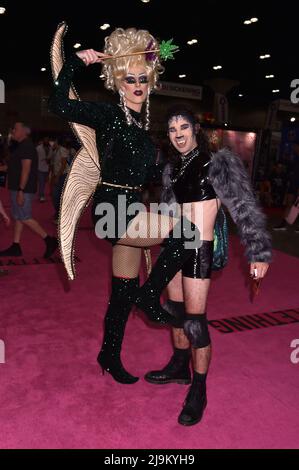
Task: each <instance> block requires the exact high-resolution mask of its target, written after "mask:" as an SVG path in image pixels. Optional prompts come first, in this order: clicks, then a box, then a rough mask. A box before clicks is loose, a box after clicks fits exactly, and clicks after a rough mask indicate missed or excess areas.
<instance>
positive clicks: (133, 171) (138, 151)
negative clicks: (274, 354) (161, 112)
mask: <svg viewBox="0 0 299 470" xmlns="http://www.w3.org/2000/svg"><path fill="white" fill-rule="evenodd" d="M82 66H85V64H84V62H83V61H82V60H81V59H80V58H79V57H78V56H77V55H76V54H74V55H73V56H72V57H71V58H70V59H69V60H68V61H66V62H65V64H64V66H63V68H62V69H61V72H60V74H59V76H58V78H57V80H56V82H55V85H54V92H53V93H52V95H51V97H50V100H49V109H50V111H51V112H53V113H55V114H57V115H59V116H60V117H62V118H64V119H66V120H67V121H71V122H77V123H79V124H83V125H86V126H89V127H91V128H93V129H95V132H96V143H97V149H98V153H99V156H100V164H101V170H102V180H103V181H105V182H109V183H112V184H118V185H121V186H125V185H127V186H132V187H135V186H142V185H144V184H145V183H147V182H149V181H150V180H151V179H155V178H156V177H157V175H158V173H159V172H160V166H159V165H156V163H155V160H156V149H155V146H154V144H153V142H152V140H151V139H150V136H149V135H148V132H146V131H145V130H144V129H141V128H139V127H138V126H137V125H136V124H134V122H133V124H132V125H131V126H128V124H127V121H126V117H125V113H124V112H123V110H122V109H121V108H120V107H119V106H118V105H116V104H112V103H97V102H86V101H78V100H71V99H69V97H68V95H69V89H70V86H71V81H72V79H73V75H74V73H75V71H76V70H77V69H78V68H80V67H82ZM130 112H131V114H132V116H133V117H134V118H135V120H137V121H139V122H140V118H141V115H140V113H137V112H135V111H133V110H130ZM119 195H125V196H126V206H125V207H123V208H122V209H121V210H119V208H118V196H119ZM103 202H105V203H110V204H112V206H113V208H114V211H115V222H116V223H117V222H118V225H119V226H123V227H124V231H123V233H125V230H126V227H127V225H128V223H129V222H130V220H132V219H133V218H134V217H135V214H134V215H128V214H127V210H126V209H127V207H128V205H129V204H131V203H134V202H141V193H140V192H138V191H132V190H127V189H122V188H114V187H109V186H100V187H98V189H97V190H96V192H95V194H94V203H93V209H92V210H93V222H94V223H96V222H97V221H98V220H99V219H100V218H101V216H98V215H95V213H94V211H95V207H96V205H97V204H99V203H103ZM123 233H116V234H115V236H109V237H106V238H107V239H108V240H109V241H110V242H111V243H112V244H115V243H116V242H117V240H118V239H119V238H120V237H121V236H122V235H123Z"/></svg>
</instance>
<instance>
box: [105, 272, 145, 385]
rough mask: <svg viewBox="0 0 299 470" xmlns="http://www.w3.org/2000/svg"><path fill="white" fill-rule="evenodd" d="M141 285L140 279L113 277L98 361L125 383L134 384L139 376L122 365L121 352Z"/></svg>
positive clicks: (115, 377)
mask: <svg viewBox="0 0 299 470" xmlns="http://www.w3.org/2000/svg"><path fill="white" fill-rule="evenodd" d="M138 286H139V279H138V278H134V279H125V278H117V277H112V291H111V296H110V300H109V305H108V310H107V313H106V316H105V332H104V337H103V343H102V348H101V351H100V352H99V355H98V363H99V364H100V366H101V367H102V370H103V373H104V370H106V371H107V372H109V373H110V374H111V375H112V377H113V378H114V379H115V380H116V381H117V382H120V383H123V384H133V383H135V382H137V380H138V377H134V376H133V375H131V374H129V373H128V372H127V371H126V370H125V368H124V367H123V365H122V362H121V358H120V354H121V347H122V342H123V337H124V333H125V328H126V324H127V321H128V318H129V314H130V310H131V308H132V305H133V296H134V295H136V290H137V288H138Z"/></svg>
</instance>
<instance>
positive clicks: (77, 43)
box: [73, 42, 81, 49]
mask: <svg viewBox="0 0 299 470" xmlns="http://www.w3.org/2000/svg"><path fill="white" fill-rule="evenodd" d="M73 47H74V49H79V47H81V44H80V43H79V42H76V44H74V46H73Z"/></svg>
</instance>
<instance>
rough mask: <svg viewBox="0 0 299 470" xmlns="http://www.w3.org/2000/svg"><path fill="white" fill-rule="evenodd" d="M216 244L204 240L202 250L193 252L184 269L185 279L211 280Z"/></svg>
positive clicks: (198, 249) (197, 249)
mask: <svg viewBox="0 0 299 470" xmlns="http://www.w3.org/2000/svg"><path fill="white" fill-rule="evenodd" d="M213 250H214V242H213V241H209V240H204V241H203V242H202V245H201V247H200V248H195V249H194V250H193V253H192V255H191V256H190V258H189V259H188V260H187V261H186V262H185V263H184V265H183V267H182V274H183V276H184V277H190V278H192V279H210V277H211V271H212V263H213Z"/></svg>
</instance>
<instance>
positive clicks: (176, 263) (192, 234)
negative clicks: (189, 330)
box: [135, 217, 200, 326]
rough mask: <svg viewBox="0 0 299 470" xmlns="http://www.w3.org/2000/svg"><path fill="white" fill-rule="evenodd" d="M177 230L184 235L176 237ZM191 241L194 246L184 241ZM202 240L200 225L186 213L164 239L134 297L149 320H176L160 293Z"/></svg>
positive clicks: (165, 321) (163, 321) (170, 321)
mask: <svg viewBox="0 0 299 470" xmlns="http://www.w3.org/2000/svg"><path fill="white" fill-rule="evenodd" d="M180 228H181V231H180V230H179V229H180ZM177 230H178V231H179V233H180V235H181V236H180V238H176V237H175V235H176V234H177V233H178V232H177ZM194 239H195V240H196V242H197V243H195V242H194ZM191 241H193V247H192V248H186V247H185V243H190V242H191ZM199 242H200V234H199V231H198V229H197V227H196V226H195V225H194V224H193V223H191V222H190V221H189V220H188V219H186V218H185V217H182V218H181V219H180V222H178V226H176V227H175V228H174V230H172V231H171V232H170V233H169V237H168V238H166V239H165V240H164V242H163V246H164V247H165V248H164V250H163V251H162V252H161V254H160V256H159V257H158V259H157V261H156V263H155V264H154V266H153V269H152V271H151V273H150V275H149V277H148V279H147V280H146V282H145V283H144V284H143V286H142V287H140V289H139V291H138V294H137V298H136V300H135V304H136V305H137V307H138V308H140V309H141V310H143V312H144V313H145V314H146V315H147V317H148V318H149V320H151V321H154V322H158V323H170V324H173V316H172V315H170V314H169V313H168V312H167V311H166V310H165V309H163V307H162V306H161V304H160V296H161V294H162V291H163V289H164V288H165V287H166V286H167V284H168V283H169V282H170V281H171V279H172V278H173V277H174V276H175V275H176V273H177V272H178V271H179V270H180V269H181V267H182V266H183V264H184V263H185V262H186V261H187V260H188V259H189V257H190V256H191V255H192V253H193V252H194V247H195V246H196V245H198V244H199ZM174 326H175V325H174Z"/></svg>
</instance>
